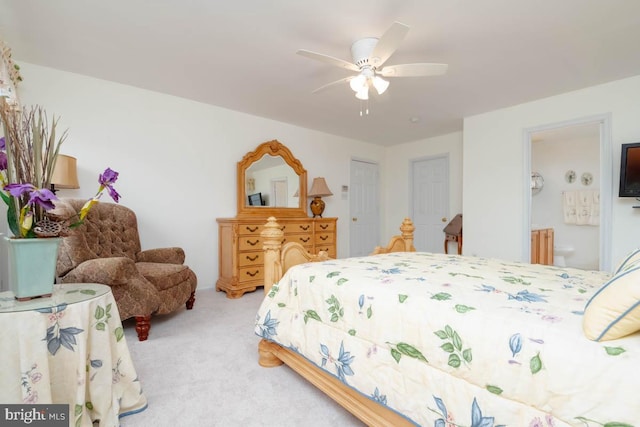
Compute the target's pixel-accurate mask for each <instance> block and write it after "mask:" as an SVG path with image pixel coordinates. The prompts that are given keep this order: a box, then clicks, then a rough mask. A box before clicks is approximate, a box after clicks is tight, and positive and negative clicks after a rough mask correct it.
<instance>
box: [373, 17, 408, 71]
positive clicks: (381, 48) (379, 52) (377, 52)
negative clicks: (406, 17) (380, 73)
mask: <svg viewBox="0 0 640 427" xmlns="http://www.w3.org/2000/svg"><path fill="white" fill-rule="evenodd" d="M408 31H409V26H408V25H405V24H402V23H400V22H397V21H396V22H394V23H393V24H391V27H389V29H388V30H387V31H386V32H385V33H384V34H383V35H382V37H380V38H379V39H378V43H377V44H376V47H375V48H374V49H373V52H371V55H370V56H369V64H370V65H372V66H374V67H380V66H381V65H382V64H384V62H385V61H386V60H387V59H389V57H390V56H391V55H393V52H395V51H396V49H397V48H398V46H399V45H400V42H401V41H402V39H404V37H405V36H406V35H407V32H408Z"/></svg>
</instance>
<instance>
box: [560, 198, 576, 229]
mask: <svg viewBox="0 0 640 427" xmlns="http://www.w3.org/2000/svg"><path fill="white" fill-rule="evenodd" d="M576 198H577V194H576V192H575V191H565V192H564V194H563V195H562V212H563V215H564V222H565V224H575V223H576V221H577V215H576Z"/></svg>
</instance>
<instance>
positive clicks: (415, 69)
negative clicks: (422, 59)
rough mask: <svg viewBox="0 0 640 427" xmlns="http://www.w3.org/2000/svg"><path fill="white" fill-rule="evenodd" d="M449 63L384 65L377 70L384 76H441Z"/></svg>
mask: <svg viewBox="0 0 640 427" xmlns="http://www.w3.org/2000/svg"><path fill="white" fill-rule="evenodd" d="M447 68H449V65H448V64H430V63H418V64H399V65H390V66H388V67H384V68H383V69H382V70H379V71H376V73H377V74H380V75H381V76H383V77H423V76H439V75H441V74H444V73H446V72H447Z"/></svg>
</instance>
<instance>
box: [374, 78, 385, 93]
mask: <svg viewBox="0 0 640 427" xmlns="http://www.w3.org/2000/svg"><path fill="white" fill-rule="evenodd" d="M373 87H375V88H376V91H378V95H382V94H383V93H384V92H385V91H386V90H387V88H388V87H389V82H388V81H387V80H385V79H383V78H382V77H379V76H375V77H374V78H373Z"/></svg>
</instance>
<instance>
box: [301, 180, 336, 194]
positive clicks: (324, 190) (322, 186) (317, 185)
mask: <svg viewBox="0 0 640 427" xmlns="http://www.w3.org/2000/svg"><path fill="white" fill-rule="evenodd" d="M307 196H308V197H324V196H333V193H332V192H331V190H329V187H328V186H327V182H326V181H325V180H324V178H322V177H320V178H313V184H311V190H309V193H307Z"/></svg>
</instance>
